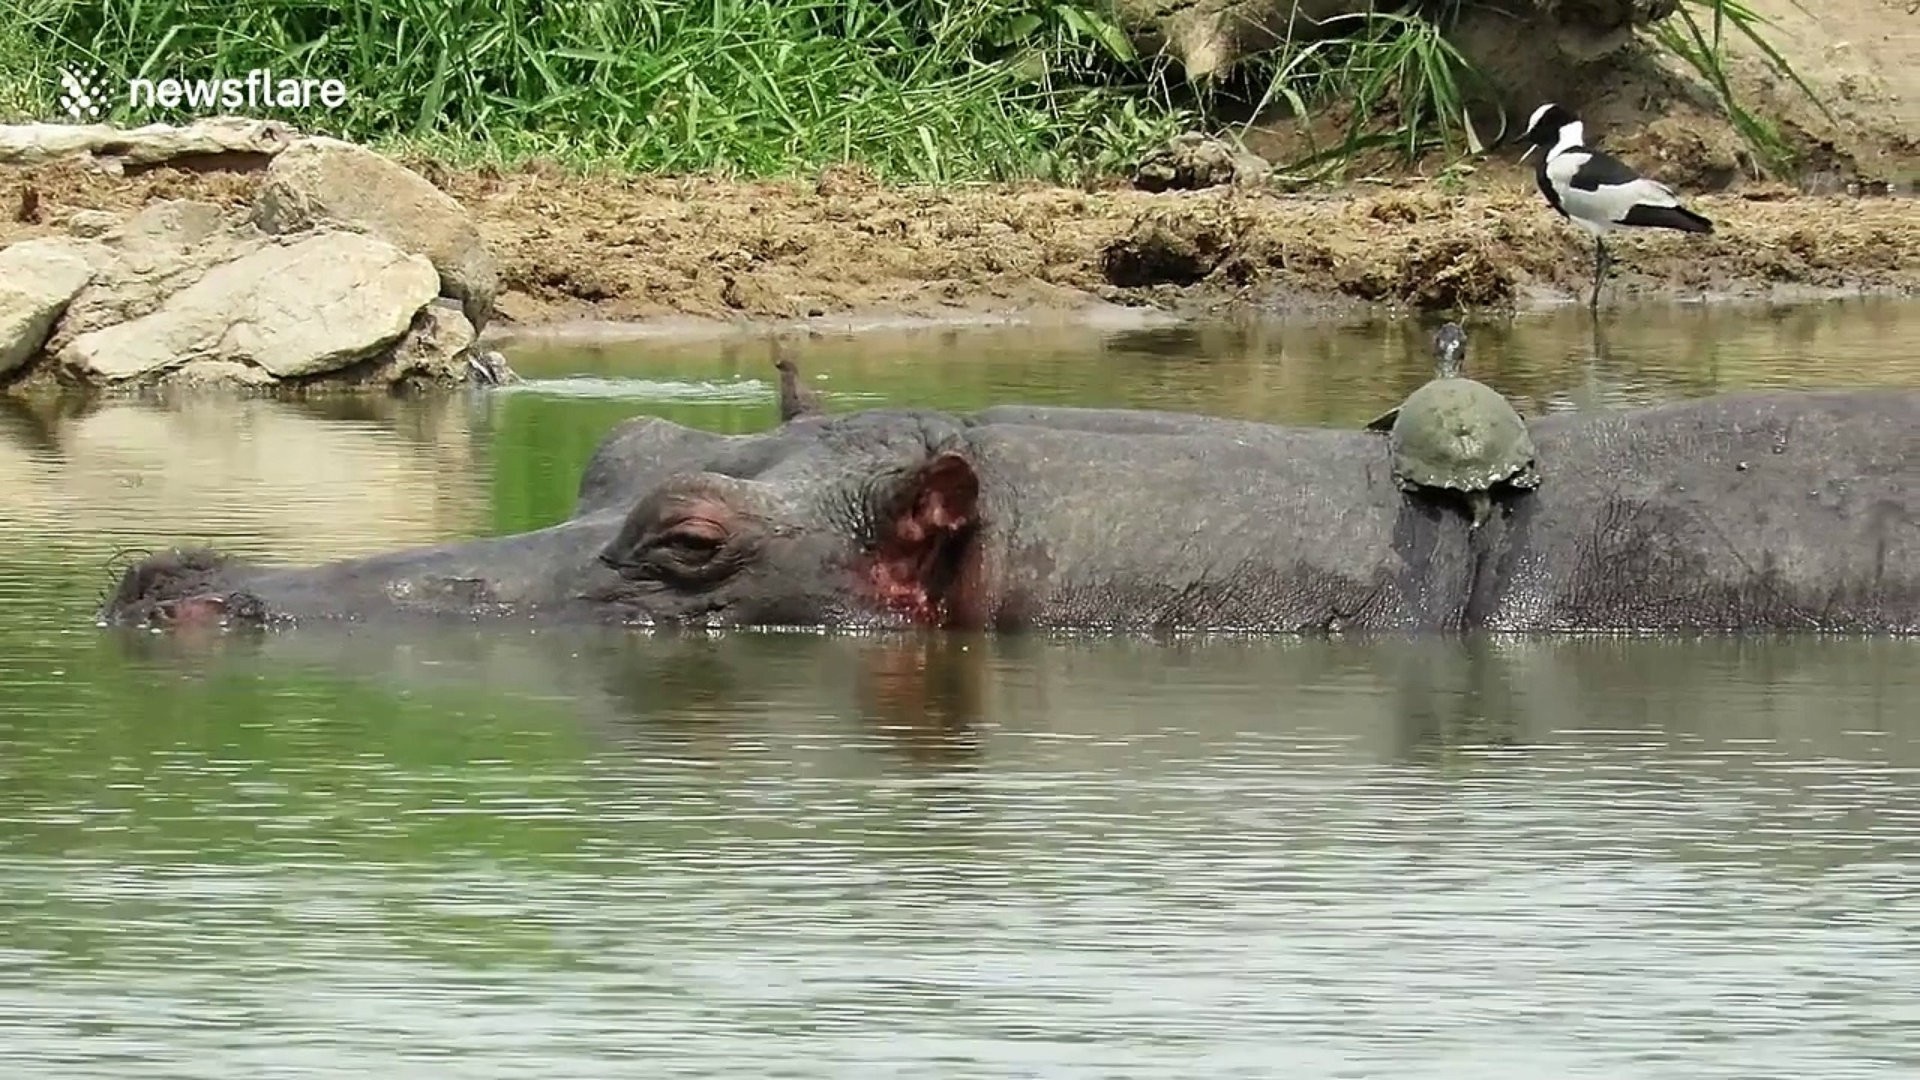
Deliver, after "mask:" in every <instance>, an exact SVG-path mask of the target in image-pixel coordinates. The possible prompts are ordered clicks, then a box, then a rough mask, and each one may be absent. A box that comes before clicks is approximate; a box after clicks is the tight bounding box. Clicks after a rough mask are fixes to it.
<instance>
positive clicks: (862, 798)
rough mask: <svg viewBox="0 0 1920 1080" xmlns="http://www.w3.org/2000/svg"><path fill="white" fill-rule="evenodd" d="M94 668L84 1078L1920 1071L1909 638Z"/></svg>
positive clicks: (23, 779) (69, 923) (61, 1052)
mask: <svg viewBox="0 0 1920 1080" xmlns="http://www.w3.org/2000/svg"><path fill="white" fill-rule="evenodd" d="M94 651H95V653H96V655H95V658H94V659H95V660H96V662H98V663H100V664H102V665H103V666H104V665H105V664H106V657H108V656H113V657H115V658H116V659H117V660H118V661H119V663H120V664H121V665H122V666H119V667H118V668H117V669H116V671H115V674H114V675H113V676H112V677H111V678H109V679H107V680H103V682H102V683H101V684H98V685H95V686H94V687H92V688H91V690H89V691H88V692H86V693H83V694H81V695H78V697H77V698H76V699H72V700H70V703H69V704H68V705H67V706H66V707H65V708H61V709H57V710H55V709H48V710H45V711H43V712H42V714H41V723H40V724H39V725H37V727H38V730H37V732H36V733H35V735H34V736H33V737H32V738H31V739H30V740H24V746H23V747H22V748H23V749H24V750H25V753H24V755H22V754H21V753H19V752H15V753H10V754H9V755H8V758H9V762H8V766H7V768H8V770H9V775H8V776H7V783H6V784H5V786H4V788H0V818H3V819H4V820H5V822H6V825H7V828H6V831H5V833H4V834H3V836H0V884H4V888H0V897H3V898H4V899H0V908H4V912H5V914H4V922H3V923H0V925H3V926H4V927H5V937H4V938H3V939H0V965H4V966H5V967H7V968H8V969H9V975H10V976H11V977H9V978H7V979H5V980H0V1017H4V1018H5V1019H0V1034H4V1035H5V1037H6V1045H7V1046H8V1047H9V1048H10V1049H11V1050H12V1052H14V1053H24V1054H26V1055H27V1056H28V1058H29V1059H30V1060H33V1061H35V1062H38V1063H41V1064H43V1065H45V1066H48V1067H51V1066H52V1065H54V1064H55V1063H66V1064H69V1065H70V1066H71V1067H72V1068H73V1070H74V1071H73V1072H72V1073H67V1074H65V1075H98V1076H103V1077H104V1076H107V1075H114V1076H162V1075H174V1074H182V1075H184V1074H185V1073H186V1072H190V1071H193V1070H200V1071H198V1072H196V1073H195V1075H242V1074H246V1075H251V1074H254V1073H256V1072H258V1071H260V1070H262V1069H266V1070H272V1069H274V1068H279V1069H286V1070H292V1071H301V1070H309V1069H310V1070H314V1071H321V1070H325V1071H339V1070H343V1069H351V1068H354V1067H379V1066H383V1065H385V1066H393V1065H409V1066H413V1067H421V1066H426V1067H436V1066H437V1067H438V1068H440V1069H443V1070H445V1072H446V1074H447V1075H460V1076H474V1075H479V1076H494V1075H508V1074H515V1075H518V1074H521V1073H523V1072H524V1073H528V1074H531V1073H540V1074H543V1075H605V1073H604V1071H603V1070H605V1069H608V1068H617V1067H618V1066H619V1065H622V1064H625V1063H627V1062H628V1061H629V1060H632V1061H633V1062H634V1065H632V1066H630V1070H632V1069H638V1068H639V1063H640V1062H642V1061H644V1062H645V1063H646V1064H647V1066H648V1069H647V1071H646V1075H703V1076H736V1075H752V1076H761V1075H768V1076H793V1077H802V1076H804V1077H823V1078H824V1077H839V1076H846V1075H896V1074H900V1073H902V1072H903V1073H905V1074H911V1075H939V1076H955V1077H989V1076H993V1077H997V1076H1009V1075H1019V1076H1027V1075H1041V1076H1074V1077H1078V1076H1086V1077H1093V1076H1113V1075H1128V1076H1153V1077H1183V1078H1184V1077H1189V1076H1195V1075H1204V1076H1221V1075H1226V1076H1269V1075H1277V1074H1278V1073H1277V1071H1276V1070H1279V1069H1282V1068H1286V1067H1290V1068H1291V1069H1296V1070H1300V1071H1301V1073H1302V1074H1303V1075H1316V1076H1384V1075H1389V1074H1392V1075H1412V1076H1421V1077H1428V1076H1431V1077H1442V1076H1445V1077H1515V1078H1518V1077H1537V1076H1542V1075H1553V1076H1560V1075H1570V1076H1592V1077H1603V1076H1604V1077H1618V1076H1675V1077H1680V1076H1688V1077H1728V1078H1732V1077H1748V1076H1756V1075H1766V1076H1776V1075H1777V1076H1816V1075H1817V1076H1877V1075H1888V1076H1892V1075H1901V1070H1903V1069H1911V1068H1914V1067H1916V1066H1920V1046H1917V1045H1916V1044H1915V1042H1914V1035H1913V1034H1912V1032H1914V1031H1915V1030H1916V1029H1915V1027H1914V1026H1913V1025H1914V1022H1915V1021H1916V1020H1920V938H1916V937H1915V936H1914V935H1913V934H1912V932H1911V928H1912V925H1913V922H1912V920H1913V918H1914V917H1915V916H1916V915H1920V910H1917V909H1920V900H1916V896H1915V892H1914V889H1913V884H1912V870H1913V867H1914V860H1915V858H1916V856H1920V790H1916V784H1915V781H1916V779H1920V744H1916V742H1915V737H1916V736H1920V729H1916V724H1920V710H1915V709H1914V708H1912V705H1913V704H1914V702H1915V701H1916V700H1920V664H1916V663H1915V661H1916V660H1917V659H1920V652H1916V650H1914V649H1913V648H1911V647H1910V646H1909V645H1908V644H1906V643H1888V642H1860V641H1846V642H1817V641H1816V642H1802V643H1781V642H1766V643H1746V644H1739V643H1726V642H1704V643H1689V644H1676V643H1653V642H1599V643H1594V642H1544V643H1513V642H1501V641H1479V642H1464V643H1463V642H1448V641H1419V642H1405V641H1392V640H1389V641H1384V642H1376V643H1371V644H1359V643H1336V642H1325V641H1307V642H1276V641H1255V642H1220V643H1209V644H1195V645H1187V646H1175V645H1154V644H1149V643H1143V642H1130V641H1070V642H1047V641H1042V640H1038V639H1031V638H1029V639H1014V640H1006V641H979V640H976V641H967V642H931V643H930V642H925V641H917V640H909V639H887V638H874V639H848V638H823V637H812V636H796V635H755V634H742V635H736V636H731V637H718V638H712V639H709V638H704V637H701V638H692V637H688V638H676V639H667V640H659V641H651V642H647V641H643V640H642V639H630V638H612V637H595V636H586V635H582V636H579V637H570V636H568V635H565V634H560V635H525V636H513V637H505V636H500V635H480V634H469V635H464V636H454V635H449V636H448V637H446V638H445V639H435V640H432V641H429V642H415V643H403V642H395V641H391V640H384V639H382V638H381V637H379V636H377V635H376V636H375V637H373V638H370V639H359V638H334V637H330V636H327V635H322V634H315V635H303V636H300V637H298V638H281V639H274V640H269V641H267V642H265V643H262V644H258V645H255V644H251V643H246V642H239V643H234V644H232V645H231V646H230V647H229V648H227V649H224V650H219V651H218V652H216V653H214V654H211V655H209V654H208V653H206V652H203V651H196V650H191V649H188V648H184V647H181V646H178V645H176V644H173V643H169V642H165V641H164V640H161V641H156V640H154V639H143V638H139V637H133V638H127V639H121V638H109V639H106V640H103V641H101V642H100V643H99V644H98V645H97V647H96V649H95V650H94ZM156 685H157V686H160V687H162V688H163V697H164V698H165V699H166V700H164V701H161V702H151V701H150V702H149V704H150V706H151V708H152V709H153V710H154V711H151V712H148V713H147V714H146V715H144V716H139V717H135V716H133V715H129V714H128V713H127V711H125V710H124V707H123V709H122V710H114V709H111V708H108V709H103V708H102V706H103V705H104V704H107V703H108V702H110V701H112V699H114V698H115V697H117V696H120V695H131V694H133V693H135V692H137V688H139V687H151V686H156ZM103 699H104V700H103ZM1413 703H1419V704H1420V706H1421V707H1418V708H1409V705H1410V704H1413ZM214 718H224V719H223V720H222V719H214ZM639 1074H640V1073H639V1072H637V1071H636V1072H634V1075H639Z"/></svg>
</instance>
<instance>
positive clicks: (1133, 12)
mask: <svg viewBox="0 0 1920 1080" xmlns="http://www.w3.org/2000/svg"><path fill="white" fill-rule="evenodd" d="M1676 7H1677V0H1578V2H1573V0H1489V2H1487V3H1484V4H1481V5H1477V6H1469V7H1467V8H1463V9H1462V10H1461V11H1460V12H1459V13H1457V14H1456V15H1452V16H1450V17H1449V21H1448V29H1449V35H1450V36H1451V34H1452V30H1453V27H1452V25H1451V24H1452V21H1453V19H1454V18H1457V17H1460V16H1464V15H1466V14H1468V13H1469V12H1478V13H1481V14H1483V15H1484V16H1486V17H1488V18H1492V19H1498V20H1501V21H1502V22H1504V23H1505V24H1506V25H1508V26H1510V27H1518V28H1520V30H1519V36H1518V37H1517V39H1516V40H1518V41H1519V43H1520V49H1521V50H1522V51H1525V52H1528V53H1531V54H1533V56H1532V57H1530V58H1527V59H1528V60H1529V62H1538V63H1544V64H1545V65H1546V66H1548V67H1551V68H1552V70H1553V72H1554V74H1555V76H1556V77H1558V78H1560V79H1561V80H1562V85H1563V86H1564V79H1565V71H1564V70H1563V69H1564V68H1565V66H1566V63H1567V61H1568V60H1569V59H1571V60H1577V61H1587V60H1592V59H1594V58H1596V57H1598V56H1601V55H1604V54H1606V53H1610V52H1613V51H1615V50H1617V49H1619V48H1621V47H1622V46H1624V45H1625V44H1627V43H1628V42H1629V41H1631V40H1632V39H1633V34H1634V30H1635V29H1636V28H1638V27H1644V26H1650V25H1652V24H1653V23H1656V22H1658V21H1660V20H1661V19H1664V18H1666V17H1668V16H1669V15H1671V14H1673V12H1674V10H1675V8H1676ZM1378 10H1379V9H1377V8H1376V7H1375V5H1373V4H1372V3H1364V2H1361V0H1115V3H1114V5H1113V13H1114V19H1115V20H1116V22H1117V23H1118V25H1119V27H1120V28H1121V30H1122V31H1124V32H1125V33H1126V34H1127V36H1128V37H1129V38H1130V39H1131V41H1132V42H1133V45H1134V47H1135V49H1136V51H1137V52H1139V53H1140V54H1141V55H1143V56H1144V55H1152V54H1164V55H1166V56H1168V57H1170V58H1172V59H1173V60H1174V61H1175V62H1177V63H1178V64H1179V65H1180V68H1181V70H1182V71H1183V72H1184V73H1185V74H1186V77H1187V78H1188V80H1190V81H1193V82H1204V81H1211V80H1217V79H1222V78H1225V77H1226V76H1227V75H1229V74H1230V73H1232V72H1233V70H1234V68H1235V67H1236V66H1238V65H1239V64H1240V62H1241V61H1243V60H1245V59H1246V58H1247V57H1249V56H1252V55H1254V54H1256V53H1259V52H1263V51H1265V50H1268V49H1271V48H1273V47H1274V46H1276V45H1280V44H1282V43H1283V42H1285V41H1288V40H1291V41H1292V42H1293V43H1294V44H1295V46H1296V47H1297V46H1298V45H1299V44H1300V43H1302V42H1306V41H1311V40H1313V39H1315V38H1323V39H1324V38H1329V37H1333V36H1336V35H1341V34H1353V33H1356V32H1359V31H1361V30H1362V29H1363V25H1362V24H1361V23H1360V22H1358V21H1357V20H1359V19H1363V18H1372V17H1374V16H1375V12H1376V11H1378Z"/></svg>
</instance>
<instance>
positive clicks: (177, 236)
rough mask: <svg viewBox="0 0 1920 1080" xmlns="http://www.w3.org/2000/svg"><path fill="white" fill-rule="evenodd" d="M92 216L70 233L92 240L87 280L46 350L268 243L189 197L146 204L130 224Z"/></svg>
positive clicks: (145, 308) (143, 311)
mask: <svg viewBox="0 0 1920 1080" xmlns="http://www.w3.org/2000/svg"><path fill="white" fill-rule="evenodd" d="M102 224H103V223H102V222H100V221H97V220H95V219H93V218H91V217H89V218H86V219H83V220H81V221H78V222H74V223H70V224H69V231H70V232H73V233H75V234H76V235H79V236H91V237H93V238H95V240H96V241H97V242H92V243H88V244H86V246H85V251H86V252H87V254H88V257H89V259H90V260H91V261H92V262H93V264H94V273H93V276H92V279H91V281H90V282H89V283H88V284H87V286H86V287H85V288H84V289H82V290H81V291H80V294H79V295H78V296H75V297H74V298H73V302H72V303H71V304H69V305H68V306H67V309H66V312H65V314H63V315H62V316H61V318H60V322H59V325H58V326H57V327H56V328H55V330H54V333H53V336H52V338H51V339H50V340H49V341H47V343H46V349H47V351H48V352H50V353H57V352H59V351H61V350H62V349H64V348H66V347H67V345H68V344H69V343H71V342H72V341H73V340H74V339H75V338H78V337H80V336H81V335H83V334H87V333H90V332H92V331H95V330H100V329H104V328H106V327H109V326H115V325H118V324H120V323H124V322H129V321H131V320H134V319H138V318H140V317H141V316H144V315H147V314H149V313H151V312H153V311H154V310H156V309H157V308H159V306H160V305H161V303H162V302H163V301H165V300H166V298H167V297H169V296H172V295H174V294H175V293H178V292H180V291H181V290H182V289H185V288H187V287H188V286H190V285H192V284H193V283H194V282H196V281H198V280H200V278H201V277H203V276H205V274H206V273H207V272H208V271H209V270H211V269H213V268H214V267H215V266H218V265H220V264H221V263H223V262H230V261H232V260H234V259H237V258H240V257H241V256H243V255H248V254H251V253H253V252H255V251H258V250H260V249H261V248H263V247H265V246H267V244H268V243H269V242H270V240H269V238H268V237H267V236H265V235H263V234H262V233H261V232H260V231H259V230H258V229H255V228H254V227H253V226H252V225H250V224H248V223H247V222H246V221H245V220H243V219H238V218H236V216H235V215H234V214H233V213H231V212H229V211H227V210H226V209H224V208H222V207H220V206H216V205H214V204H213V203H207V202H198V201H195V200H192V199H167V200H163V201H160V202H156V203H152V204H149V205H148V206H147V207H146V208H145V209H143V210H141V211H140V213H138V214H136V215H134V217H133V218H131V219H129V220H127V221H124V222H119V223H116V224H113V225H111V226H108V227H105V228H102V227H101V225H102Z"/></svg>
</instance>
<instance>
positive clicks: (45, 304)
mask: <svg viewBox="0 0 1920 1080" xmlns="http://www.w3.org/2000/svg"><path fill="white" fill-rule="evenodd" d="M92 276H93V265H92V263H91V262H90V261H89V260H88V259H87V257H86V255H85V253H83V252H82V251H80V250H77V247H76V245H75V244H74V243H73V242H72V241H69V240H61V239H54V238H49V239H41V240H23V241H21V242H20V243H17V244H14V245H12V246H11V247H8V248H6V249H5V250H0V376H5V375H7V374H9V373H10V372H12V371H13V370H14V369H15V368H18V367H19V366H20V365H22V364H24V363H26V362H27V361H28V360H29V359H31V358H32V357H33V356H34V355H35V354H36V353H38V352H39V351H40V348H41V346H42V345H44V344H46V340H47V335H48V334H49V333H50V332H51V331H52V329H53V324H54V321H55V320H56V319H58V318H60V315H61V313H62V312H64V311H66V309H67V305H68V303H69V302H71V301H72V300H73V298H74V296H75V294H77V293H78V292H79V291H80V290H81V289H83V288H85V287H86V284H87V280H88V279H89V278H91V277H92Z"/></svg>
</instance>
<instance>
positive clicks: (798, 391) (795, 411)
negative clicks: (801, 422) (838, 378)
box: [773, 342, 823, 424]
mask: <svg viewBox="0 0 1920 1080" xmlns="http://www.w3.org/2000/svg"><path fill="white" fill-rule="evenodd" d="M773 355H774V357H775V359H774V361H773V366H774V368H775V369H777V370H778V371H779V372H780V422H781V423H783V424H784V423H786V422H787V421H789V420H793V419H795V418H797V417H801V416H818V415H819V414H820V413H821V412H822V411H823V410H822V409H821V408H820V395H818V394H816V393H814V392H813V391H811V390H809V389H807V388H806V387H804V386H801V385H800V368H799V366H798V365H796V364H795V363H794V362H793V357H792V356H790V355H788V351H787V347H786V345H785V344H784V343H781V342H775V343H774V346H773Z"/></svg>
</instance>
